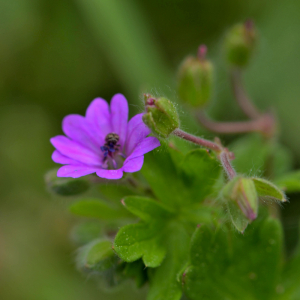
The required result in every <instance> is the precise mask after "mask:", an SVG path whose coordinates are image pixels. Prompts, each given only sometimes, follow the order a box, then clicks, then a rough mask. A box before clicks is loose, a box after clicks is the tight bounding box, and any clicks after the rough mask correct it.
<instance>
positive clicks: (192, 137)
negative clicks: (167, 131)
mask: <svg viewBox="0 0 300 300" xmlns="http://www.w3.org/2000/svg"><path fill="white" fill-rule="evenodd" d="M172 133H173V134H174V135H176V136H178V137H180V138H182V139H185V140H187V141H190V142H192V143H194V144H197V145H200V146H203V147H205V148H208V149H211V150H214V151H216V152H218V153H219V152H221V151H222V147H221V146H219V145H218V144H217V143H214V142H212V141H209V140H205V139H202V138H199V137H197V136H195V135H192V134H189V133H187V132H185V131H183V130H181V129H179V128H177V129H175V130H174V131H173V132H172Z"/></svg>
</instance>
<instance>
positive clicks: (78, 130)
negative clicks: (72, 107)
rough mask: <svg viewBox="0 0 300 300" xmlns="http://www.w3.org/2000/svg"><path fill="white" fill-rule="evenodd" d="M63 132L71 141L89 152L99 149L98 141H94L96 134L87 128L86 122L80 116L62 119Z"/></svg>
mask: <svg viewBox="0 0 300 300" xmlns="http://www.w3.org/2000/svg"><path fill="white" fill-rule="evenodd" d="M62 128H63V132H64V133H65V134H66V135H67V136H68V137H69V138H70V139H72V140H73V141H75V142H77V143H79V144H81V145H82V146H84V147H86V148H89V149H91V150H95V151H97V149H99V148H100V146H101V145H100V143H99V140H98V141H97V139H95V137H96V136H97V135H96V132H95V131H94V129H93V126H89V124H88V123H87V120H86V119H85V118H84V117H82V116H80V115H68V116H66V117H65V118H64V119H63V124H62Z"/></svg>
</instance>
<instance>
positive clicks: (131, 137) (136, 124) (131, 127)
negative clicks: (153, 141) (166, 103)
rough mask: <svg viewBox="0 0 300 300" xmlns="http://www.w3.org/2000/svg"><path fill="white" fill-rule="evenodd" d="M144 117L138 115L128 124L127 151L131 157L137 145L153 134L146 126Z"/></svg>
mask: <svg viewBox="0 0 300 300" xmlns="http://www.w3.org/2000/svg"><path fill="white" fill-rule="evenodd" d="M142 117H143V114H138V115H136V116H134V117H133V118H132V119H130V121H129V122H128V127H127V137H126V151H125V152H126V154H127V155H130V154H131V153H132V151H133V150H134V148H135V147H136V145H137V144H138V143H140V142H141V141H142V140H143V139H144V138H145V137H146V136H147V135H148V134H150V132H151V130H150V129H149V128H148V127H147V126H146V125H145V124H144V122H143V120H142Z"/></svg>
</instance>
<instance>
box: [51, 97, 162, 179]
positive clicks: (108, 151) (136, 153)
mask: <svg viewBox="0 0 300 300" xmlns="http://www.w3.org/2000/svg"><path fill="white" fill-rule="evenodd" d="M142 115H143V114H138V115H136V116H134V117H133V118H132V119H131V120H130V121H129V122H128V103H127V100H126V98H125V97H124V96H123V95H121V94H116V95H114V96H113V98H112V100H111V103H110V108H109V105H108V103H107V102H106V101H105V100H104V99H101V98H96V99H95V100H94V101H93V102H92V103H91V104H90V105H89V107H88V109H87V111H86V116H85V117H83V116H80V115H68V116H66V117H65V118H64V119H63V123H62V128H63V131H64V133H65V134H66V136H63V135H59V136H56V137H53V138H52V139H51V140H50V141H51V143H52V145H53V146H54V147H55V148H56V150H55V151H54V152H53V154H52V159H53V161H54V162H56V163H59V164H63V165H64V166H62V167H61V168H60V169H59V170H58V172H57V176H58V177H73V178H77V177H81V176H84V175H88V174H92V173H96V174H97V175H98V176H99V177H102V178H107V179H119V178H121V177H122V176H123V172H129V173H132V172H136V171H139V170H140V169H141V168H142V165H143V162H144V154H145V153H147V152H149V151H151V150H153V149H155V148H156V147H158V146H160V143H159V141H158V139H157V138H155V137H152V136H150V137H147V135H149V134H150V129H149V128H148V127H147V126H146V125H145V124H144V123H143V121H142Z"/></svg>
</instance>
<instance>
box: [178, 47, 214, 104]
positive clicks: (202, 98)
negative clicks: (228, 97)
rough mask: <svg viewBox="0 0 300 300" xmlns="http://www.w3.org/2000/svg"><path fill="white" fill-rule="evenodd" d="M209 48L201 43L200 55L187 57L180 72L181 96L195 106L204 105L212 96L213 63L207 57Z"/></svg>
mask: <svg viewBox="0 0 300 300" xmlns="http://www.w3.org/2000/svg"><path fill="white" fill-rule="evenodd" d="M206 52H207V48H206V46H205V45H201V46H200V47H199V49H198V57H192V56H190V57H187V58H186V59H185V60H184V61H183V63H182V64H181V67H180V69H179V73H178V93H179V96H180V98H181V99H182V100H183V101H185V102H187V103H189V104H190V105H192V106H194V107H203V106H204V105H205V104H207V103H208V101H209V100H210V98H211V94H212V78H213V65H212V64H211V62H210V61H208V60H207V59H206Z"/></svg>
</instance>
